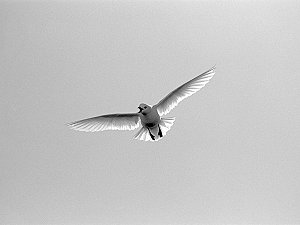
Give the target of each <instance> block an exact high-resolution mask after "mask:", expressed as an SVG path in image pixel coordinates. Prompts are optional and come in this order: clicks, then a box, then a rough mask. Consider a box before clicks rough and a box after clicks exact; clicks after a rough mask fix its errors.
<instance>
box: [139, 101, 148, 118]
mask: <svg viewBox="0 0 300 225" xmlns="http://www.w3.org/2000/svg"><path fill="white" fill-rule="evenodd" d="M138 109H139V110H140V111H139V113H142V114H144V115H145V114H148V113H149V112H150V111H151V106H150V105H147V104H144V103H141V104H140V105H139V107H138Z"/></svg>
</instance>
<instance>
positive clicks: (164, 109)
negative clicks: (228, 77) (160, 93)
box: [155, 67, 216, 116]
mask: <svg viewBox="0 0 300 225" xmlns="http://www.w3.org/2000/svg"><path fill="white" fill-rule="evenodd" d="M215 68H216V67H213V68H211V69H210V70H208V71H206V72H204V73H202V74H200V75H199V76H197V77H195V78H193V79H192V80H190V81H188V82H186V83H185V84H183V85H181V86H180V87H178V88H176V89H175V90H174V91H172V92H170V93H169V94H168V95H167V96H166V97H164V98H163V99H162V100H161V101H160V102H159V103H158V104H156V106H155V107H157V111H158V113H159V115H160V116H162V115H165V114H168V113H169V112H170V111H171V110H172V109H173V108H175V107H176V106H177V105H178V103H179V102H181V101H182V100H183V99H185V98H187V97H189V96H191V95H192V94H194V93H196V92H197V91H199V90H200V89H201V88H203V87H204V86H205V85H206V84H207V83H208V82H209V80H210V79H211V78H212V77H213V76H214V75H215Z"/></svg>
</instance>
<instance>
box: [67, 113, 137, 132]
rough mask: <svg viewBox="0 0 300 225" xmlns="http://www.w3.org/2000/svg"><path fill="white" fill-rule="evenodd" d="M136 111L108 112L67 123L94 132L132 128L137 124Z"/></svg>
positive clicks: (78, 128)
mask: <svg viewBox="0 0 300 225" xmlns="http://www.w3.org/2000/svg"><path fill="white" fill-rule="evenodd" d="M139 121H140V118H139V116H138V114H137V113H124V114H108V115H102V116H96V117H92V118H88V119H84V120H79V121H75V122H71V123H68V124H67V126H69V127H70V128H71V129H74V130H79V131H86V132H96V131H103V130H134V129H136V128H137V127H138V126H139Z"/></svg>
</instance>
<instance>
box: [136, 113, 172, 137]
mask: <svg viewBox="0 0 300 225" xmlns="http://www.w3.org/2000/svg"><path fill="white" fill-rule="evenodd" d="M174 121H175V117H169V118H161V119H160V122H159V127H160V129H161V132H162V136H163V137H164V136H165V135H166V134H167V132H168V131H169V130H170V129H171V127H172V125H173V124H174ZM150 131H151V133H152V135H154V136H155V140H152V138H151V136H150V133H149V131H148V129H147V128H145V127H142V128H141V129H140V130H139V131H138V132H137V133H136V135H134V139H137V140H141V141H158V140H160V139H161V138H162V137H160V136H159V135H158V126H157V127H155V128H153V129H150Z"/></svg>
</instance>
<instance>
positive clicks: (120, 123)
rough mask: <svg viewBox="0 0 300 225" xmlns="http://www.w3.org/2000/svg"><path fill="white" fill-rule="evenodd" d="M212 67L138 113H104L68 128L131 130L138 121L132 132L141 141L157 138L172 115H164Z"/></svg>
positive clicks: (200, 83)
mask: <svg viewBox="0 0 300 225" xmlns="http://www.w3.org/2000/svg"><path fill="white" fill-rule="evenodd" d="M214 70H215V67H213V68H212V69H210V70H208V71H206V72H204V73H202V74H200V75H199V76H197V77H195V78H194V79H192V80H190V81H188V82H186V83H185V84H183V85H181V86H179V87H178V88H176V89H175V90H174V91H172V92H170V93H169V94H168V95H167V96H166V97H165V98H163V99H162V100H161V101H160V102H159V103H157V104H156V105H154V106H150V105H147V104H144V103H142V104H140V105H139V107H138V108H139V112H138V113H123V114H108V115H102V116H97V117H93V118H89V119H84V120H80V121H76V122H72V123H69V124H68V126H69V127H70V128H72V129H75V130H79V131H86V132H95V131H102V130H133V129H135V128H137V127H138V123H139V121H140V122H141V125H142V127H141V129H140V130H139V131H138V133H137V134H136V135H135V136H134V138H135V139H138V140H144V141H149V140H150V141H157V140H160V139H161V138H162V137H163V136H165V135H166V133H167V131H169V130H170V128H171V126H172V125H173V123H174V121H175V118H174V117H172V118H165V117H162V115H164V114H167V113H169V112H170V111H171V110H172V109H173V108H174V107H175V106H176V105H177V104H178V103H179V102H181V101H182V100H183V99H185V98H187V97H188V96H190V95H192V94H194V93H195V92H197V91H198V90H200V89H201V88H202V87H204V85H205V84H206V83H208V81H209V80H210V79H211V78H212V77H213V75H214V74H215V71H214Z"/></svg>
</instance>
